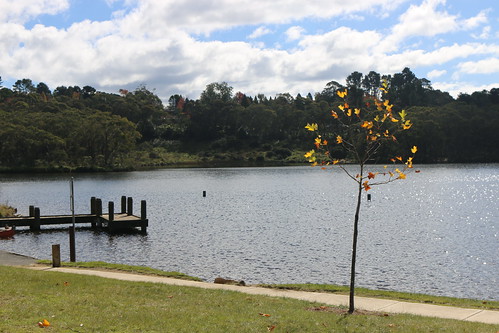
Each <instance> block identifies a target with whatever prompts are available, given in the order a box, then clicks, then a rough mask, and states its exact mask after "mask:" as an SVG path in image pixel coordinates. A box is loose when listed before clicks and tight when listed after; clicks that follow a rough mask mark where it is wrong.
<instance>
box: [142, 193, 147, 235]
mask: <svg viewBox="0 0 499 333" xmlns="http://www.w3.org/2000/svg"><path fill="white" fill-rule="evenodd" d="M140 219H141V221H142V227H140V230H141V231H142V232H146V231H147V226H145V220H147V203H146V201H145V200H141V201H140Z"/></svg>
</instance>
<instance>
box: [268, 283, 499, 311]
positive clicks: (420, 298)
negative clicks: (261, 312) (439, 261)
mask: <svg viewBox="0 0 499 333" xmlns="http://www.w3.org/2000/svg"><path fill="white" fill-rule="evenodd" d="M260 286H261V287H267V288H274V289H289V290H301V291H317V292H328V293H335V294H342V295H347V294H348V293H349V291H350V289H349V287H348V286H336V285H329V284H263V285H260ZM355 295H356V296H364V297H374V298H385V299H393V300H400V301H406V302H415V303H426V304H435V305H448V306H456V307H462V308H474V309H487V310H499V302H497V301H482V300H474V299H465V298H454V297H442V296H432V295H425V294H417V293H403V292H397V291H388V290H372V289H367V288H355Z"/></svg>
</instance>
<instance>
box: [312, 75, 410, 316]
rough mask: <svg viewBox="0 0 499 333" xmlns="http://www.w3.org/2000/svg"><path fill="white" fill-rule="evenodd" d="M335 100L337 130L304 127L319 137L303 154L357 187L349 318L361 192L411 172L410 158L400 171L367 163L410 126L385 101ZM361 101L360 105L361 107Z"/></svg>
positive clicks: (397, 158) (342, 95) (343, 93)
mask: <svg viewBox="0 0 499 333" xmlns="http://www.w3.org/2000/svg"><path fill="white" fill-rule="evenodd" d="M386 87H387V84H386V83H384V84H383V87H382V88H381V89H382V90H383V91H385V92H386ZM337 94H338V96H339V97H340V98H342V99H344V102H343V103H341V104H340V105H339V106H338V112H336V111H334V110H333V111H332V112H331V117H332V120H333V121H334V122H335V123H337V125H338V126H334V127H330V128H329V129H328V128H326V129H324V130H323V129H320V128H319V126H318V125H317V124H316V123H312V124H307V126H306V128H307V129H308V130H310V131H313V132H317V133H320V134H318V135H317V137H316V138H315V143H314V144H315V149H313V150H311V151H309V152H308V153H306V154H305V157H306V158H308V160H309V162H311V163H312V165H313V166H316V165H321V166H322V168H323V169H326V168H328V167H329V166H333V167H334V166H339V168H340V169H341V170H343V171H344V172H345V173H346V174H347V175H348V177H350V178H351V179H352V180H354V181H355V183H356V184H357V199H356V200H357V205H356V209H355V216H354V225H353V242H352V259H351V270H350V297H349V309H348V312H349V313H350V314H351V313H353V312H354V310H355V305H354V294H355V271H356V260H357V238H358V230H359V218H360V207H361V202H362V191H363V190H364V191H368V190H369V189H371V187H372V186H377V185H382V184H387V183H390V182H392V181H395V180H398V179H405V178H406V174H405V172H406V170H407V169H408V168H412V161H413V156H410V157H408V158H407V160H406V161H405V164H404V165H403V167H397V166H394V167H393V169H391V170H389V169H388V167H387V166H385V168H384V170H383V171H374V170H372V171H369V172H368V170H367V167H368V165H367V164H368V163H369V162H371V161H373V160H374V159H375V156H376V155H377V153H378V152H379V150H380V148H381V147H382V146H384V145H387V144H392V143H394V142H396V141H397V139H396V137H395V134H397V133H398V132H399V131H401V130H407V129H409V128H411V127H412V123H411V121H410V120H408V119H407V114H406V112H405V111H404V110H403V111H401V112H399V113H398V114H395V112H393V111H392V108H393V105H392V104H390V102H389V100H387V99H385V100H383V99H381V100H378V99H377V98H373V97H372V96H365V97H366V98H367V99H368V100H369V102H370V103H369V105H372V107H371V108H369V107H366V108H361V105H351V104H350V103H347V102H346V97H347V90H344V91H338V92H337ZM365 102H366V101H363V103H362V105H365ZM335 148H339V149H341V150H343V151H344V152H345V155H346V157H347V159H345V160H341V159H340V158H338V157H337V156H336V154H337V153H336V151H335ZM416 151H417V148H416V146H414V147H413V148H412V149H411V152H412V154H413V155H414V154H415V153H416ZM346 161H351V162H353V163H354V164H356V165H357V166H358V169H357V171H356V172H354V173H352V172H351V171H349V170H348V169H347V168H345V167H344V166H343V165H342V163H344V162H346ZM392 161H393V162H396V161H400V162H402V161H403V159H402V157H400V156H395V157H393V158H392Z"/></svg>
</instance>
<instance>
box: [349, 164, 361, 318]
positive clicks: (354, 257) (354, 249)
mask: <svg viewBox="0 0 499 333" xmlns="http://www.w3.org/2000/svg"><path fill="white" fill-rule="evenodd" d="M360 174H361V176H362V174H363V173H362V168H361V172H360ZM360 179H362V177H361V178H360ZM361 201H362V182H361V181H359V190H358V194H357V209H356V210H355V219H354V223H353V244H352V267H351V270H350V304H349V307H348V313H349V314H352V313H353V312H354V310H355V305H354V294H355V262H356V260H357V235H358V233H359V230H358V226H359V213H360V203H361Z"/></svg>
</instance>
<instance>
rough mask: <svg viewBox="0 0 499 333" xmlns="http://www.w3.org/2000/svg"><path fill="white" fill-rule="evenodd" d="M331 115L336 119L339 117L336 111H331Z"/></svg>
mask: <svg viewBox="0 0 499 333" xmlns="http://www.w3.org/2000/svg"><path fill="white" fill-rule="evenodd" d="M331 116H333V118H334V119H338V114H337V113H336V112H335V111H331Z"/></svg>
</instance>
